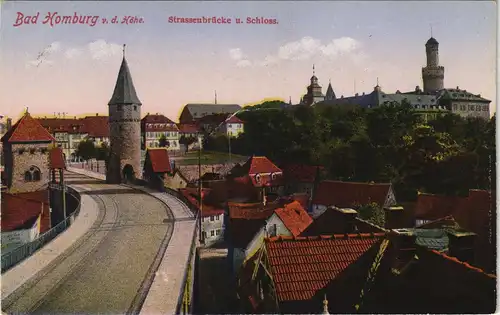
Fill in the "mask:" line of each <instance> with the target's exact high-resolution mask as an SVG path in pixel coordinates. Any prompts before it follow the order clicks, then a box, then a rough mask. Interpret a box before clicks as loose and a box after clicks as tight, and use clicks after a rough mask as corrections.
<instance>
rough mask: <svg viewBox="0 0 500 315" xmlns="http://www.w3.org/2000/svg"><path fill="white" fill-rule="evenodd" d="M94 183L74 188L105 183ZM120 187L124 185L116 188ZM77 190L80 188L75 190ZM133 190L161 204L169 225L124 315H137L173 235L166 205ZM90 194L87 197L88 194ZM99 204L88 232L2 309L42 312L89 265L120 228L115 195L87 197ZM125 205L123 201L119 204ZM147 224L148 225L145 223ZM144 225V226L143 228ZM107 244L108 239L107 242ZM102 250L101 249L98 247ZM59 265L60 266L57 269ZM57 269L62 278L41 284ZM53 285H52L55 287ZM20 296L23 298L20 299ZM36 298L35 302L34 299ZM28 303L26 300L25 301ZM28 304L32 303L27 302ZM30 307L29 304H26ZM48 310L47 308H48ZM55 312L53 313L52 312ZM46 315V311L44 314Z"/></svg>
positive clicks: (25, 285)
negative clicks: (91, 257)
mask: <svg viewBox="0 0 500 315" xmlns="http://www.w3.org/2000/svg"><path fill="white" fill-rule="evenodd" d="M80 176H81V177H82V178H85V179H91V178H90V177H87V176H84V175H80ZM96 182H97V183H96V184H85V185H75V187H78V186H81V187H85V188H86V187H89V188H90V189H88V190H89V191H92V190H93V189H96V190H99V188H100V189H102V185H103V184H104V183H99V181H98V180H96ZM96 186H101V187H99V188H96ZM119 187H121V188H123V186H119ZM78 188H79V187H78ZM128 188H129V189H131V190H132V191H133V193H135V194H137V193H139V194H143V195H147V196H150V197H152V198H154V199H156V200H157V201H158V202H160V203H161V204H162V206H163V208H164V210H165V213H166V216H167V218H168V219H167V221H169V222H170V223H171V224H167V225H166V226H167V228H166V231H165V232H164V233H163V234H164V235H163V237H162V240H161V243H160V246H159V248H158V249H157V250H156V254H155V256H154V259H153V261H152V262H151V263H150V264H149V267H148V269H147V272H146V274H145V275H144V277H143V278H142V280H141V281H140V285H139V287H138V288H137V290H136V292H135V296H134V298H133V299H132V301H131V303H130V306H129V307H128V310H123V311H124V312H125V311H126V312H127V314H136V313H139V311H140V308H141V307H142V305H143V303H144V300H145V298H146V296H147V293H148V292H149V289H150V287H151V285H152V283H153V280H154V277H155V273H156V271H157V269H158V267H159V265H160V263H161V261H162V258H163V255H164V253H165V251H166V248H167V247H168V244H169V242H170V239H171V237H172V234H173V221H174V220H173V214H172V212H171V210H170V208H169V207H168V205H167V204H165V203H164V202H163V201H161V200H159V199H158V198H156V197H154V196H151V195H149V194H147V193H145V192H142V191H140V190H138V189H134V188H132V187H128ZM89 195H90V194H89ZM90 196H91V197H92V198H93V199H94V200H95V201H96V202H97V203H98V204H99V209H100V210H99V215H98V218H97V220H96V222H94V224H93V225H92V227H91V228H90V230H89V231H87V233H86V234H85V235H84V236H83V237H81V238H80V239H79V240H77V241H76V242H75V243H74V244H72V245H71V247H70V248H69V249H68V250H66V251H65V252H64V253H62V254H61V255H60V256H59V257H57V258H55V259H54V260H53V261H52V262H51V263H50V264H49V265H48V266H47V267H46V268H44V269H42V270H41V271H40V272H39V273H37V274H36V275H35V276H34V277H33V278H32V279H30V280H28V281H27V282H26V283H25V284H23V285H22V286H21V287H20V288H19V289H18V290H16V291H15V292H14V293H12V294H11V295H10V296H8V298H7V299H6V300H4V301H2V304H3V307H2V308H3V309H4V310H5V311H7V312H9V313H10V312H15V313H19V312H22V313H30V314H31V313H37V312H38V311H43V308H44V306H46V305H44V304H45V303H46V298H47V297H49V296H53V295H55V292H56V291H58V290H59V289H60V288H61V286H62V285H63V284H65V283H66V282H68V281H69V280H68V279H70V277H71V276H74V275H76V274H80V273H83V270H84V269H85V268H86V267H87V266H88V260H89V257H90V256H92V255H94V256H95V255H97V252H98V251H99V249H100V245H101V244H102V243H103V242H104V241H105V240H107V236H108V234H109V233H110V232H111V231H113V230H115V229H117V228H119V227H120V220H119V216H120V205H119V202H118V201H117V199H116V196H115V195H107V196H105V197H103V195H99V194H96V195H90ZM122 202H124V201H122ZM110 211H111V212H113V215H112V217H111V218H112V220H111V221H110V222H106V221H108V220H107V219H109V218H110ZM108 223H109V224H110V225H111V226H110V227H108V226H106V225H107V224H108ZM146 225H147V224H146ZM146 225H145V226H146ZM161 225H162V226H165V224H164V223H163V224H161ZM136 226H141V224H138V225H136ZM107 241H108V243H109V240H107ZM84 246H88V248H86V249H83V250H82V248H83V247H84ZM79 249H80V253H77V250H79ZM101 250H102V248H101ZM60 266H61V267H60ZM58 267H60V268H61V269H63V275H62V277H61V276H60V277H59V279H57V280H56V281H55V282H54V281H52V280H55V279H52V280H51V281H50V282H51V286H50V287H49V288H48V287H47V286H48V284H47V283H42V282H44V281H45V282H49V280H48V279H49V278H51V277H50V276H52V278H53V275H52V273H54V274H59V272H57V271H60V270H57V269H58ZM54 283H55V284H54ZM40 287H41V288H42V289H43V288H44V287H45V290H43V293H42V292H34V291H36V290H39V289H40ZM23 297H26V298H25V299H23ZM34 297H36V298H35V299H33V298H34ZM26 300H28V301H26ZM33 301H35V302H33ZM29 302H31V303H29ZM28 304H29V305H28ZM48 307H49V308H50V306H48ZM54 311H55V310H54ZM45 313H46V311H45Z"/></svg>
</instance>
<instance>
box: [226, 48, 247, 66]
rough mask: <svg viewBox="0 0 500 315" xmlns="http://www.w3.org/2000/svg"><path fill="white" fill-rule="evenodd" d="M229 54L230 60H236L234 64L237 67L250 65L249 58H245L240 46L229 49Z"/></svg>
mask: <svg viewBox="0 0 500 315" xmlns="http://www.w3.org/2000/svg"><path fill="white" fill-rule="evenodd" d="M229 56H230V57H231V59H232V60H235V61H237V62H236V66H238V67H242V68H243V67H249V66H251V65H252V63H251V62H250V60H248V59H246V56H245V54H243V51H242V50H241V48H232V49H229Z"/></svg>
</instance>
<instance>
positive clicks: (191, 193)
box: [179, 188, 225, 217]
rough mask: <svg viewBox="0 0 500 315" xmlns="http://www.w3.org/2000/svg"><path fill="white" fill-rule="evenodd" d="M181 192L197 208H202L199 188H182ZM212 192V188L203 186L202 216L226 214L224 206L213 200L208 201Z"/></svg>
mask: <svg viewBox="0 0 500 315" xmlns="http://www.w3.org/2000/svg"><path fill="white" fill-rule="evenodd" d="M179 192H180V193H181V194H182V195H183V196H184V198H186V200H187V201H188V202H189V203H190V204H191V205H192V206H194V207H195V208H196V209H198V211H199V209H200V206H199V205H200V198H199V194H198V188H181V189H179ZM211 193H212V190H211V189H208V188H203V189H202V192H201V196H202V202H203V207H202V213H201V216H202V217H209V216H212V215H219V214H224V212H225V211H224V208H223V207H221V206H218V205H214V204H213V203H212V202H208V200H209V199H210V197H209V196H210V195H211Z"/></svg>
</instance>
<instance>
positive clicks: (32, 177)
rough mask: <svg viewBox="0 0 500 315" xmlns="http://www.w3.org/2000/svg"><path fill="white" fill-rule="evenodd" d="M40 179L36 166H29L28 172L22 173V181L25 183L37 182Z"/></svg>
mask: <svg viewBox="0 0 500 315" xmlns="http://www.w3.org/2000/svg"><path fill="white" fill-rule="evenodd" d="M40 178H41V173H40V169H38V167H36V166H31V167H30V169H29V170H27V171H26V172H24V180H25V181H27V182H37V181H39V180H40Z"/></svg>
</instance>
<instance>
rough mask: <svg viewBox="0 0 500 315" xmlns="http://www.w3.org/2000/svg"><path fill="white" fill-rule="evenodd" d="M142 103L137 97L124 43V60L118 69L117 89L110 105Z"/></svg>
mask: <svg viewBox="0 0 500 315" xmlns="http://www.w3.org/2000/svg"><path fill="white" fill-rule="evenodd" d="M132 104H133V105H142V103H141V101H139V98H138V97H137V93H136V91H135V87H134V83H133V82H132V75H131V74H130V69H129V68H128V64H127V60H126V59H125V44H124V45H123V60H122V64H121V66H120V70H119V71H118V77H117V79H116V84H115V89H114V91H113V96H111V100H110V101H109V103H108V105H132Z"/></svg>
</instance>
